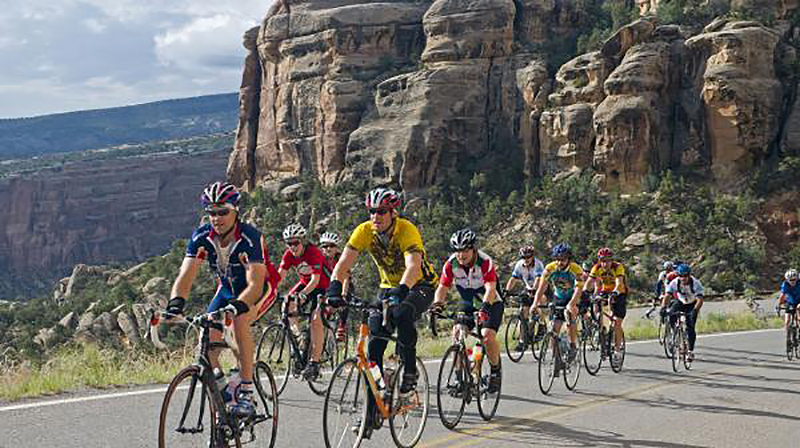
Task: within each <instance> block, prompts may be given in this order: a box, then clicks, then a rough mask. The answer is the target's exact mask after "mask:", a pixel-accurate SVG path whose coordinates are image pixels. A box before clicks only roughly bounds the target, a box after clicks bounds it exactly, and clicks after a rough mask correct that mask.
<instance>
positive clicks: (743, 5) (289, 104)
mask: <svg viewBox="0 0 800 448" xmlns="http://www.w3.org/2000/svg"><path fill="white" fill-rule="evenodd" d="M597 3H601V2H599V0H598V2H592V1H589V2H586V1H577V0H576V1H569V0H435V1H424V0H416V1H411V0H395V1H387V2H366V1H358V0H339V1H332V0H301V1H295V2H278V3H276V4H275V5H274V6H273V8H272V9H271V10H270V11H269V12H268V14H267V17H266V18H265V19H264V22H263V24H262V26H261V27H259V28H255V29H253V30H250V31H248V33H246V35H245V47H246V48H248V50H249V51H250V53H249V55H248V57H247V60H246V68H245V72H244V76H243V82H242V90H241V109H240V124H239V131H238V133H237V141H236V147H235V151H234V153H233V154H232V155H231V158H230V161H229V166H228V175H229V176H230V177H231V178H232V179H234V180H235V181H236V182H237V183H239V184H243V185H247V186H248V187H253V186H255V185H256V184H263V185H266V186H271V187H273V188H275V187H282V186H285V185H287V184H290V183H292V182H293V179H296V178H297V177H298V176H300V175H312V176H315V177H316V178H318V179H319V180H320V181H322V182H323V183H325V184H332V183H335V182H337V181H340V180H342V179H349V178H360V179H369V180H371V181H372V182H393V183H397V184H399V185H401V186H402V187H403V188H404V189H406V190H418V189H424V188H425V187H427V186H430V185H435V184H442V183H446V182H453V181H457V180H459V179H463V178H464V177H465V174H466V177H467V178H469V177H470V176H471V174H472V173H474V172H476V171H489V172H491V170H492V169H494V168H496V167H497V166H500V165H507V166H511V167H513V168H514V169H516V170H517V171H518V172H519V173H520V174H522V173H524V174H526V175H528V176H541V175H548V176H549V175H564V174H569V173H573V172H578V171H582V170H586V169H592V170H594V171H595V172H597V173H598V174H599V179H600V180H601V181H602V182H603V185H604V186H605V187H606V188H609V189H614V188H619V189H621V190H622V191H636V190H639V189H640V188H641V187H642V181H643V179H645V178H646V177H647V176H648V175H651V174H657V173H659V172H661V171H662V170H664V169H675V168H679V167H681V166H688V167H691V168H692V169H696V170H698V171H699V172H706V173H708V174H709V175H710V176H711V177H712V178H713V179H714V181H715V182H716V183H717V185H719V186H720V187H723V188H726V187H729V186H732V185H736V184H737V183H738V182H739V181H740V180H741V178H742V176H743V175H744V174H745V173H746V172H747V171H748V170H750V169H752V168H753V167H754V166H757V165H758V164H760V163H761V162H762V161H763V160H764V159H765V158H766V157H767V156H768V155H769V154H773V153H775V152H776V151H778V150H780V149H783V150H784V151H795V152H796V151H797V150H796V149H795V147H797V146H799V145H800V144H798V143H796V142H795V141H794V140H793V139H791V138H789V137H790V136H793V135H796V134H798V133H800V129H798V126H800V125H798V122H800V119H798V118H797V117H798V113H790V112H791V111H792V105H793V104H794V96H795V91H796V89H797V86H796V82H797V81H796V79H795V78H794V76H795V74H794V73H787V72H786V70H783V71H782V70H779V68H780V66H781V65H782V64H783V65H786V64H787V63H788V64H791V63H793V62H792V61H793V58H794V50H793V49H792V47H791V45H790V44H791V41H792V39H794V35H795V34H796V32H795V29H794V26H793V25H792V23H791V22H790V21H788V20H785V19H786V18H787V17H788V16H789V15H790V14H792V13H794V12H795V11H796V10H797V8H798V5H797V4H796V3H797V2H787V1H776V2H747V1H743V0H742V1H731V2H727V3H726V2H722V3H726V5H727V6H728V7H735V8H739V9H740V10H743V11H749V12H751V13H753V14H762V15H765V16H767V15H768V17H770V18H771V19H775V20H774V22H770V26H767V25H765V24H764V23H759V22H753V21H743V20H733V19H728V20H716V21H714V22H713V23H711V24H710V25H709V26H708V27H706V29H705V30H694V29H692V28H687V27H679V26H677V25H669V26H664V25H660V24H659V23H658V21H657V19H656V18H655V16H653V15H652V14H653V13H654V12H656V11H657V10H658V8H659V7H663V5H665V4H669V3H670V2H665V1H638V2H637V5H638V6H639V11H640V12H641V13H642V14H644V15H645V17H643V18H642V19H641V20H638V21H636V22H633V23H631V24H629V25H627V26H625V27H623V28H621V29H619V30H618V31H617V32H616V34H614V35H613V36H612V37H611V38H609V39H608V40H607V41H606V42H605V44H604V45H603V48H602V50H601V51H598V52H592V53H587V54H583V55H579V56H578V57H576V58H575V59H572V60H570V61H568V62H566V63H565V64H563V65H561V66H560V67H558V66H554V65H553V60H554V59H553V58H552V54H553V52H552V51H549V50H551V48H549V47H552V46H557V45H561V44H560V43H563V42H567V41H569V40H570V39H574V38H575V33H576V30H578V29H579V28H581V27H584V28H585V26H586V23H587V21H590V20H592V18H591V17H590V16H588V15H587V14H588V12H587V11H588V9H589V8H588V7H587V5H595V4H597ZM694 3H697V5H695V6H696V7H702V5H701V4H700V3H698V2H694ZM694 3H692V4H694ZM716 3H720V2H719V1H718V2H716ZM548 51H549V52H548Z"/></svg>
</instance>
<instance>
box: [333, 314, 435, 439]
mask: <svg viewBox="0 0 800 448" xmlns="http://www.w3.org/2000/svg"><path fill="white" fill-rule="evenodd" d="M345 306H347V307H349V308H350V310H351V311H355V312H357V313H359V314H360V325H359V330H358V334H359V338H358V342H357V344H356V355H355V356H354V357H352V358H348V359H346V360H344V361H342V362H341V363H340V364H339V365H338V366H337V367H336V369H335V370H334V371H333V375H332V376H331V380H330V383H329V386H328V393H327V394H326V395H325V405H324V407H323V411H322V430H323V431H322V432H323V435H324V438H325V446H326V447H327V448H330V447H334V446H335V447H358V446H359V445H360V444H361V442H362V440H363V439H364V436H365V434H366V432H367V431H372V429H377V428H380V427H381V426H382V425H383V422H384V421H387V420H388V422H389V430H390V432H391V435H392V440H393V441H394V443H395V445H396V446H398V447H401V448H411V447H413V446H414V445H416V444H417V442H419V440H420V438H421V437H422V432H423V430H424V429H425V422H426V421H427V418H428V411H429V402H430V388H429V385H428V372H427V370H425V365H424V364H423V363H422V360H420V359H419V357H417V359H416V363H417V373H418V375H419V379H418V382H417V388H416V389H415V390H414V391H413V392H412V393H410V394H407V395H405V396H402V395H401V394H400V384H401V382H402V378H403V374H404V373H405V366H404V365H403V362H402V360H400V359H399V356H397V355H396V354H395V355H393V356H390V357H389V358H387V359H386V360H384V368H383V371H384V372H383V374H382V375H381V374H380V370H377V373H378V375H375V374H373V370H372V368H370V365H369V364H370V363H369V361H367V354H366V351H365V347H366V345H367V338H368V337H369V325H368V323H367V322H368V318H369V313H370V312H381V309H380V308H379V307H376V306H374V305H371V304H368V303H366V302H364V301H362V300H359V299H356V298H354V299H352V300H351V301H350V302H349V303H348V304H347V305H345ZM384 314H385V313H384ZM352 317H353V316H351V318H352ZM373 337H380V338H383V339H386V340H388V341H390V342H394V343H395V344H401V343H400V342H399V341H398V340H397V338H396V337H394V336H373ZM376 367H377V366H376ZM376 367H374V368H376ZM384 378H385V379H386V381H385V382H384V381H383V379H384ZM381 384H383V385H385V388H382V387H381ZM370 391H371V392H372V394H373V396H374V397H375V408H376V416H375V418H376V421H375V422H374V423H375V428H367V425H366V423H367V420H368V419H367V401H368V399H369V392H370ZM359 419H360V421H359ZM412 420H413V421H415V422H418V423H416V425H418V427H416V429H410V432H409V433H408V434H406V431H407V430H409V428H412V423H410V422H411V421H412ZM354 429H355V430H354ZM406 435H408V436H409V437H408V438H405V436H406Z"/></svg>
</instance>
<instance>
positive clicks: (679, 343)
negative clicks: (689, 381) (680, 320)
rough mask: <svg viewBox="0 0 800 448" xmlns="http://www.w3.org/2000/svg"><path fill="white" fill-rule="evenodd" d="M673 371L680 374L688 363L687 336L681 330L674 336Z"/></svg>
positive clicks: (672, 350) (677, 330)
mask: <svg viewBox="0 0 800 448" xmlns="http://www.w3.org/2000/svg"><path fill="white" fill-rule="evenodd" d="M670 351H671V352H672V371H673V372H675V373H678V372H680V371H681V370H683V368H684V367H685V362H686V336H685V335H684V334H683V330H682V329H681V328H676V329H675V330H674V331H673V334H672V348H671V350H670Z"/></svg>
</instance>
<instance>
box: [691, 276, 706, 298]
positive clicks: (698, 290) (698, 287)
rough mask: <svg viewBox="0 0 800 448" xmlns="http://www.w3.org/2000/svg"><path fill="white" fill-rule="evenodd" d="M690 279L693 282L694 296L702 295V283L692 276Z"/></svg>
mask: <svg viewBox="0 0 800 448" xmlns="http://www.w3.org/2000/svg"><path fill="white" fill-rule="evenodd" d="M692 281H693V282H694V295H695V296H702V295H704V291H703V284H702V283H700V280H698V279H696V278H694V277H692Z"/></svg>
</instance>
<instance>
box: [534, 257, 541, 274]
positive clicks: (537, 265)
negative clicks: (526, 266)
mask: <svg viewBox="0 0 800 448" xmlns="http://www.w3.org/2000/svg"><path fill="white" fill-rule="evenodd" d="M543 273H544V263H542V261H541V260H539V259H538V258H535V259H534V262H533V275H534V277H541V276H542V274H543Z"/></svg>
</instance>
